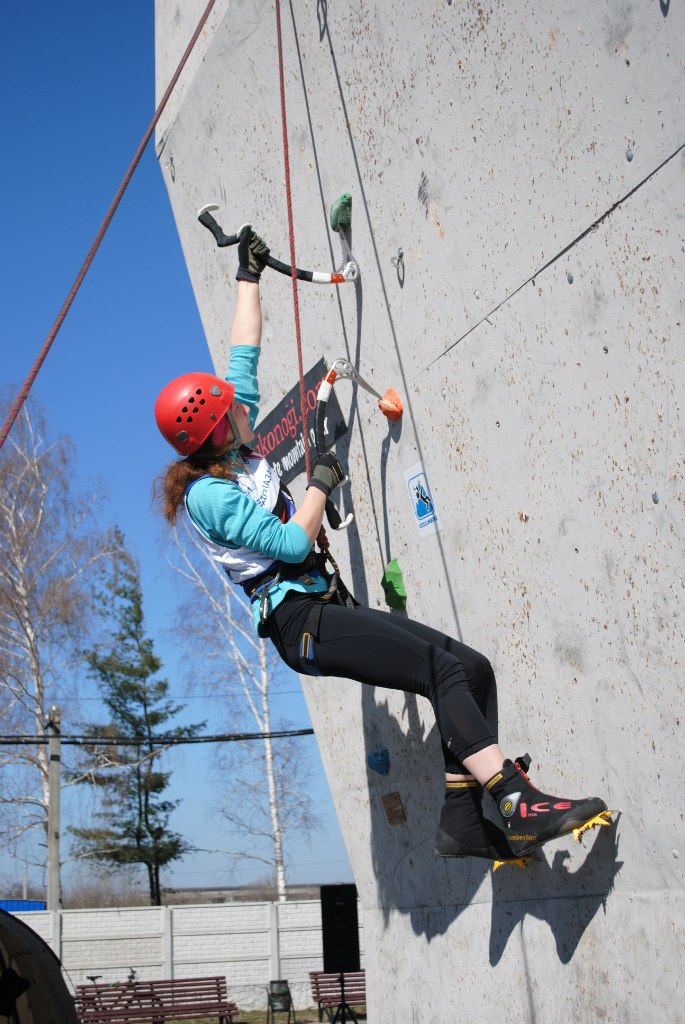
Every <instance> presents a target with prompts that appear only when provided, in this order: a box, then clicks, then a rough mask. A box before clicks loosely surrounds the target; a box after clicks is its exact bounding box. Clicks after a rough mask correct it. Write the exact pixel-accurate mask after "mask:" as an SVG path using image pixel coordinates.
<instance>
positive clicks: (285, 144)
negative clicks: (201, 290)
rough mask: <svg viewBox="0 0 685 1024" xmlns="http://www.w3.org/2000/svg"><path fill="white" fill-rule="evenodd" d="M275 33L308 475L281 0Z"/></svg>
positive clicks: (306, 445) (308, 463)
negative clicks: (276, 38)
mask: <svg viewBox="0 0 685 1024" xmlns="http://www.w3.org/2000/svg"><path fill="white" fill-rule="evenodd" d="M276 35H277V37H278V75H279V80H280V86H281V124H282V127H283V163H284V165H285V195H286V201H287V204H288V233H289V235H290V266H291V267H292V281H293V309H294V314H295V338H296V341H297V368H298V372H299V375H300V418H301V421H302V440H303V443H304V464H305V469H306V472H307V476H308V477H309V475H310V473H311V457H310V454H309V438H308V436H307V396H306V392H305V387H304V366H303V364H302V332H301V330H300V303H299V297H298V292H297V265H296V263H295V227H294V224H293V202H292V191H291V188H290V159H289V157H288V120H287V117H286V112H285V80H284V72H283V36H282V34H281V3H280V0H276Z"/></svg>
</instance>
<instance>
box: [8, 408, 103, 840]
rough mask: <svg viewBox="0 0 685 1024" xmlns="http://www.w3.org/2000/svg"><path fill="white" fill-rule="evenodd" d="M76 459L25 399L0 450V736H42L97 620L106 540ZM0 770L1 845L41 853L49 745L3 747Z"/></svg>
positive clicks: (46, 799) (45, 823)
mask: <svg viewBox="0 0 685 1024" xmlns="http://www.w3.org/2000/svg"><path fill="white" fill-rule="evenodd" d="M74 463H75V456H74V451H73V448H72V445H71V443H70V441H69V440H68V439H65V438H58V439H57V440H52V441H51V440H50V439H49V438H48V434H47V430H46V426H45V422H44V419H43V416H42V414H41V413H40V411H39V409H37V407H36V406H35V404H32V405H31V406H30V411H29V406H28V404H26V405H24V407H23V410H22V412H21V414H20V416H19V418H18V420H17V422H16V423H15V425H14V429H13V430H12V433H11V434H10V435H9V437H8V439H7V441H6V442H5V445H4V447H3V449H2V453H0V733H3V734H5V735H12V736H16V735H28V736H42V735H43V734H44V729H45V722H46V716H47V713H48V709H49V707H50V705H51V704H52V703H54V702H56V701H57V702H59V699H60V693H61V692H62V689H63V687H64V685H65V682H67V681H68V680H69V675H70V673H73V671H74V669H75V667H76V666H77V664H78V662H79V658H80V649H81V643H82V642H83V640H84V637H85V636H86V635H87V633H88V629H89V626H90V624H91V622H92V621H93V620H92V615H93V610H94V585H95V584H96V581H97V577H98V572H99V567H100V566H101V564H102V563H103V561H104V557H105V556H106V554H107V553H108V550H109V547H110V537H109V534H108V533H106V532H103V531H98V530H96V529H93V526H92V516H91V509H92V507H93V501H92V498H91V496H89V495H86V494H83V493H77V491H76V489H75V487H74V485H73V478H74ZM0 769H1V770H2V776H3V785H2V788H1V790H0V826H1V827H0V844H2V845H4V846H13V847H14V848H15V849H17V848H19V847H21V846H22V844H23V843H24V844H26V846H27V847H28V846H29V845H30V847H31V849H32V850H33V851H36V850H38V849H40V847H39V846H38V843H39V842H40V841H41V840H42V842H43V844H44V843H45V839H44V836H41V835H40V833H41V832H44V831H45V830H46V829H47V814H48V801H49V793H48V754H47V748H46V747H45V746H44V745H42V744H36V745H29V746H14V747H8V746H0ZM32 836H33V837H34V839H35V842H33V843H30V842H29V841H30V839H31V837H32ZM42 849H44V845H43V847H42ZM40 859H41V858H39V860H40Z"/></svg>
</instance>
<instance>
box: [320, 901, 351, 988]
mask: <svg viewBox="0 0 685 1024" xmlns="http://www.w3.org/2000/svg"><path fill="white" fill-rule="evenodd" d="M321 928H322V932H323V969H324V971H325V972H326V973H327V974H344V973H346V972H348V971H358V970H359V923H358V921H357V886H356V885H322V886H321Z"/></svg>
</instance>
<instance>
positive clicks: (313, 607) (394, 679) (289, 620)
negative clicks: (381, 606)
mask: <svg viewBox="0 0 685 1024" xmlns="http://www.w3.org/2000/svg"><path fill="white" fill-rule="evenodd" d="M267 630H268V635H269V637H270V639H271V640H272V641H273V643H274V645H275V646H276V648H277V650H278V653H279V654H280V656H281V658H282V659H283V660H284V661H285V662H286V664H287V665H289V666H290V668H292V669H295V671H296V672H304V673H306V674H308V675H324V676H340V677H343V678H345V679H356V680H358V681H359V682H360V683H367V684H369V685H371V686H382V687H385V688H386V689H391V690H403V691H404V692H405V693H417V694H420V695H421V696H422V697H427V698H428V700H429V701H430V702H431V704H432V705H433V711H434V712H435V718H436V721H437V724H438V729H439V730H440V736H441V738H442V749H443V754H444V757H445V768H446V770H448V771H452V772H455V773H460V772H465V771H466V769H465V768H464V767H463V764H462V761H463V759H464V758H465V757H468V756H469V755H470V754H475V753H477V752H478V751H479V750H482V749H483V748H484V747H488V746H490V744H492V743H496V742H497V686H496V683H495V674H494V672H493V670H492V666H491V665H490V662H489V661H488V659H487V658H486V657H484V656H483V655H482V654H479V653H478V651H474V650H472V649H471V648H470V647H466V645H465V644H462V643H460V642H459V641H458V640H453V639H452V638H451V637H449V636H445V634H444V633H440V632H439V631H438V630H436V629H431V628H430V627H429V626H424V625H423V624H422V623H420V622H414V621H412V620H411V619H405V618H402V617H400V616H399V615H392V614H390V613H389V612H381V611H374V610H373V609H371V608H362V607H357V608H348V607H345V606H344V605H342V604H337V603H335V602H316V601H313V600H312V598H311V597H309V596H307V595H306V594H299V593H297V592H293V591H291V593H290V594H288V596H287V597H286V598H285V600H284V601H283V602H282V603H281V604H280V605H279V606H278V607H277V608H276V609H275V611H273V612H272V613H271V615H270V616H269V618H268V620H267ZM307 633H309V634H310V636H311V641H309V640H308V639H307V638H306V635H305V634H307Z"/></svg>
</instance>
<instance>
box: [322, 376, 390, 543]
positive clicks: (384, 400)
mask: <svg viewBox="0 0 685 1024" xmlns="http://www.w3.org/2000/svg"><path fill="white" fill-rule="evenodd" d="M337 380H352V381H354V382H355V384H358V385H359V387H360V388H363V389H364V391H368V392H369V394H370V395H373V396H374V398H377V399H378V408H379V409H380V410H381V412H382V413H383V415H384V416H386V417H387V418H388V419H389V420H398V419H399V418H400V416H401V415H402V413H403V412H404V408H403V406H402V401H401V399H400V397H399V395H398V394H397V392H396V391H395V389H394V388H388V390H387V391H386V392H385V394H383V395H379V394H378V392H377V391H376V390H375V388H372V387H371V385H370V384H369V383H368V381H365V380H364V378H363V377H362V376H361V375H360V374H359V373H357V371H356V370H355V368H354V366H353V365H352V363H350V362H349V360H347V359H336V360H335V361H334V362H333V363H332V364H331V367H330V369H329V370H328V372H327V374H326V376H325V377H324V379H323V380H322V381H321V383H320V384H319V389H318V391H317V393H316V409H315V412H314V444H315V446H316V452H317V455H323V454H324V453H325V451H326V432H325V429H324V426H325V420H326V404H327V402H328V399H329V398H330V397H331V393H332V391H333V385H334V384H335V382H336V381H337ZM345 479H348V478H347V477H346V478H345ZM326 518H327V519H328V522H329V524H330V526H331V528H332V529H333V530H345V529H347V527H348V526H349V525H350V523H351V522H352V520H353V519H354V514H353V513H352V512H350V513H349V514H348V516H347V518H346V519H344V520H343V519H342V518H341V516H340V513H339V512H338V510H337V508H336V507H335V505H334V504H333V502H332V501H331V500H330V499H328V500H327V501H326Z"/></svg>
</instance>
